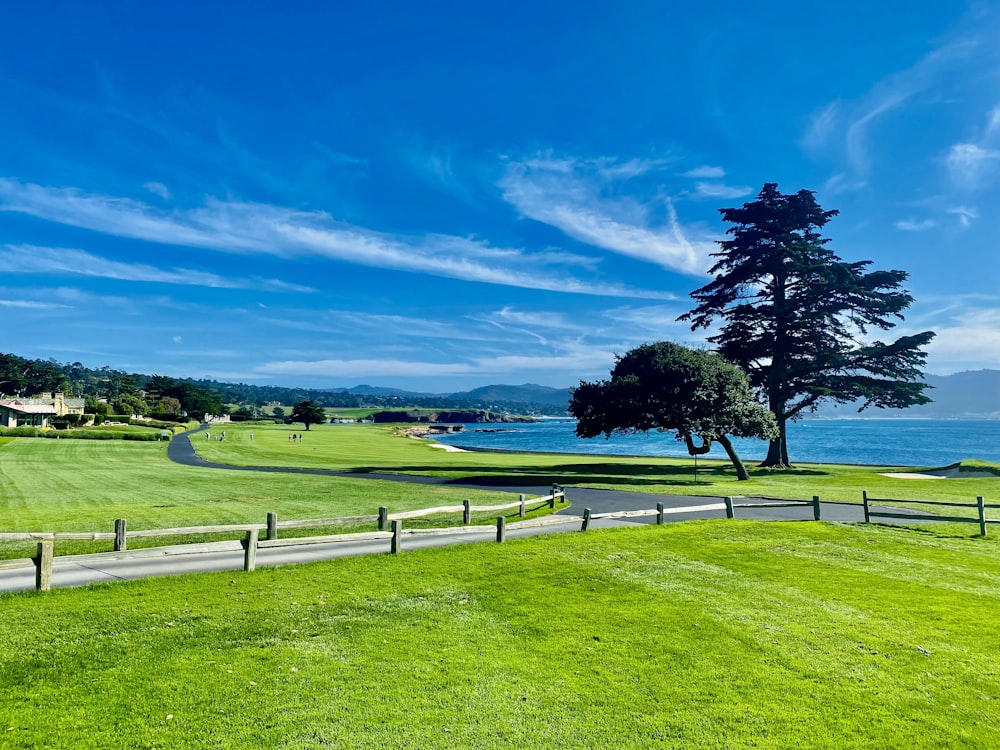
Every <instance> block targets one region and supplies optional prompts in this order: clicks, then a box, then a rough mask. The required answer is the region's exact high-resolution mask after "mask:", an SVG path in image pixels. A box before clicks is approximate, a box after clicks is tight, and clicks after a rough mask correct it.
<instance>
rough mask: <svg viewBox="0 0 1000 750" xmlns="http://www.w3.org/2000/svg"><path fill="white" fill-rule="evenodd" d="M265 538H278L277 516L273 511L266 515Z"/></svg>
mask: <svg viewBox="0 0 1000 750" xmlns="http://www.w3.org/2000/svg"><path fill="white" fill-rule="evenodd" d="M267 538H268V539H277V538H278V514H277V513H275V512H273V511H268V514H267Z"/></svg>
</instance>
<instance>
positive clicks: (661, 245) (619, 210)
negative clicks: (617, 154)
mask: <svg viewBox="0 0 1000 750" xmlns="http://www.w3.org/2000/svg"><path fill="white" fill-rule="evenodd" d="M626 164H627V165H628V169H625V170H624V173H626V174H628V175H630V176H636V175H638V174H640V173H641V168H642V167H643V165H644V163H642V162H626ZM622 171H623V170H621V169H618V170H616V169H615V168H614V165H613V164H609V163H608V162H607V160H591V161H583V160H576V159H555V158H536V159H530V160H526V161H520V162H511V163H509V164H508V167H507V171H506V173H505V174H504V176H503V177H502V178H501V180H500V183H499V185H500V188H501V189H502V190H503V197H504V200H506V201H507V202H508V203H510V204H511V205H512V206H514V207H515V208H516V209H517V210H518V212H519V213H520V214H521V215H522V216H525V217H527V218H530V219H534V220H535V221H539V222H542V223H544V224H549V225H550V226H553V227H556V228H557V229H559V230H560V231H561V232H563V233H564V234H566V235H568V236H569V237H572V238H573V239H575V240H577V241H579V242H583V243H585V244H588V245H591V246H594V247H599V248H602V249H605V250H610V251H611V252H614V253H618V254H621V255H625V256H628V257H630V258H634V259H636V260H641V261H645V262H648V263H655V264H657V265H659V266H661V267H663V268H665V269H668V270H671V271H680V272H682V273H687V274H700V273H704V271H705V269H706V268H707V267H708V263H707V259H708V254H709V253H710V252H712V251H713V250H714V247H713V245H712V244H711V243H710V242H691V241H689V240H688V239H687V237H686V236H685V234H684V230H683V228H682V227H681V225H680V222H679V221H678V220H677V213H676V211H675V210H674V206H673V203H672V202H671V201H670V199H669V198H664V199H662V200H661V201H659V205H658V206H657V208H659V209H660V210H662V211H663V212H664V213H665V218H664V219H662V220H659V221H655V220H654V219H653V217H652V216H651V213H652V212H651V207H650V206H649V205H644V204H641V203H639V202H637V201H636V200H634V199H632V198H629V197H618V196H615V195H613V192H612V190H611V188H612V186H613V183H614V179H613V178H614V177H615V176H616V175H617V174H619V173H621V172H622Z"/></svg>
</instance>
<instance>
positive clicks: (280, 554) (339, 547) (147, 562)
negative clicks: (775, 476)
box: [0, 426, 918, 592]
mask: <svg viewBox="0 0 1000 750" xmlns="http://www.w3.org/2000/svg"><path fill="white" fill-rule="evenodd" d="M204 429H205V427H204V426H202V427H199V428H198V429H196V430H192V431H191V432H186V433H182V434H180V435H177V436H176V437H174V438H173V440H171V441H170V444H169V446H168V447H167V456H168V457H169V458H170V460H171V461H175V462H177V463H179V464H184V465H185V466H194V467H197V468H204V469H225V470H227V471H258V472H260V471H263V472H274V473H288V474H318V475H322V476H349V477H357V478H361V479H381V480H386V481H393V482H410V483H416V484H450V485H455V486H461V487H469V488H474V489H484V490H492V491H500V492H511V493H524V494H526V495H529V496H541V495H546V494H548V492H549V490H550V489H551V485H524V486H519V487H510V486H504V487H496V486H493V485H485V484H482V483H476V482H462V481H460V480H454V479H448V478H444V477H426V476H414V475H407V474H390V473H378V474H375V473H356V472H350V471H335V470H332V469H303V468H293V467H288V468H282V467H275V466H231V465H229V464H220V463H214V462H212V461H206V460H205V459H203V458H201V457H199V456H198V454H197V453H196V452H195V450H194V446H193V445H192V443H191V439H190V436H191V435H193V434H197V433H198V432H201V431H202V430H204ZM568 495H569V499H570V501H571V502H572V503H573V506H572V507H570V508H564V509H561V510H559V511H557V514H559V515H561V516H564V517H565V518H566V523H565V524H554V525H550V526H545V527H541V528H527V529H519V530H515V529H509V530H508V532H507V536H508V538H512V539H513V538H518V537H525V536H536V535H539V534H553V533H559V532H564V531H573V530H578V529H579V528H580V516H582V515H583V510H584V508H590V509H591V510H592V512H594V513H613V512H619V511H627V510H642V509H645V508H650V507H652V506H653V505H655V504H656V503H657V502H662V503H663V504H664V506H665V507H667V508H671V507H675V508H676V507H682V506H686V505H692V504H696V503H698V502H699V499H697V498H692V497H688V496H682V495H653V494H650V493H644V492H627V491H623V490H596V489H588V488H584V487H573V486H571V485H570V486H569V492H568ZM706 499H707V500H711V499H717V498H706ZM895 510H899V509H895ZM738 517H739V518H745V519H752V520H803V521H805V520H811V519H812V508H811V507H809V506H803V507H801V508H742V509H739V510H738ZM822 517H823V519H824V520H826V521H839V522H845V523H853V522H859V521H862V520H863V516H862V510H861V508H860V506H858V505H849V504H839V503H822ZM697 518H719V512H718V511H708V512H699V513H684V514H677V515H668V516H666V520H668V521H681V520H689V519H697ZM883 522H891V521H890V520H889V519H885V520H883ZM904 522H905V521H898V523H904ZM913 522H918V521H917V520H916V519H914V521H912V522H909V523H913ZM634 523H655V519H654V518H653V517H650V516H647V517H644V518H631V519H627V520H626V519H595V520H594V521H592V522H591V528H595V529H598V528H611V527H615V526H625V525H628V524H634ZM494 538H495V532H492V531H491V532H475V533H468V532H464V533H463V532H460V531H456V533H454V534H450V535H442V536H429V537H407V538H406V540H405V542H404V546H405V548H406V549H419V548H422V547H432V546H445V545H451V544H459V543H462V542H470V541H490V540H492V539H494ZM388 551H389V545H388V543H387V542H386V540H376V541H360V542H356V541H352V542H333V543H329V544H312V545H305V546H298V547H279V548H269V549H260V550H259V551H258V553H257V565H258V566H263V565H288V564H293V563H301V562H311V561H316V560H330V559H334V558H339V557H351V556H356V555H366V554H384V553H386V552H388ZM242 567H243V552H242V551H241V550H240V549H238V547H234V548H232V549H228V550H222V551H213V552H199V553H191V552H190V551H189V550H188V549H185V548H184V547H160V548H157V549H154V550H135V551H133V552H129V553H119V554H117V555H116V556H115V559H109V558H108V556H107V555H105V556H101V555H76V556H61V557H56V559H55V561H54V564H53V574H52V585H53V586H55V587H66V586H82V585H85V584H88V583H101V582H108V581H116V580H129V579H138V578H149V577H152V576H165V575H178V574H182V573H196V572H210V571H222V570H240V569H242ZM34 585H35V572H34V568H33V567H28V568H19V569H13V570H0V592H8V591H27V590H31V589H33V588H34Z"/></svg>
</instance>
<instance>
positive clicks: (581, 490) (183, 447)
mask: <svg viewBox="0 0 1000 750" xmlns="http://www.w3.org/2000/svg"><path fill="white" fill-rule="evenodd" d="M206 428H207V427H206V425H201V426H200V427H198V428H197V429H194V430H191V431H190V432H184V433H181V434H180V435H177V436H175V437H174V438H173V439H172V440H171V441H170V444H169V445H168V446H167V457H168V458H169V459H170V460H171V461H174V462H176V463H179V464H184V465H185V466H195V467H200V468H206V469H226V470H228V471H264V472H278V473H287V474H318V475H321V476H335V477H336V476H339V477H352V478H357V479H381V480H384V481H390V482H409V483H411V484H438V485H444V484H447V485H452V486H456V487H468V488H469V489H478V490H491V491H494V492H510V493H514V494H517V493H524V494H525V495H529V496H531V495H535V496H541V495H547V494H548V493H549V491H550V490H551V485H520V486H512V485H503V486H497V485H493V484H483V483H481V482H474V481H468V482H467V481H463V480H461V479H451V478H448V477H428V476H419V475H413V474H392V473H389V472H385V473H376V472H364V473H362V472H352V471H340V470H335V469H303V468H296V467H287V468H284V467H278V466H232V465H230V464H220V463H215V462H213V461H206V460H205V459H203V458H201V457H200V456H199V455H198V454H197V453H196V452H195V449H194V445H193V444H192V443H191V436H192V435H195V434H198V433H199V432H202V431H204V430H205V429H206ZM565 486H566V487H569V488H571V491H569V492H568V493H567V494H568V497H569V500H570V501H571V502H572V503H573V505H572V506H571V507H570V508H565V509H563V510H560V511H557V512H558V513H560V514H564V515H570V516H575V517H581V516H583V511H584V508H590V509H591V511H592V512H594V513H617V512H620V511H626V510H642V509H644V508H650V507H652V506H654V505H656V503H658V502H662V503H663V504H664V506H665V507H667V508H678V507H682V506H685V505H693V504H697V503H698V502H699V500H698V499H697V498H692V497H691V496H689V495H659V494H655V495H654V494H652V493H649V492H628V491H627V490H598V489H590V488H586V487H575V486H573V485H565ZM707 497H708V500H707V501H710V500H713V499H715V500H721V497H720V496H707ZM821 505H822V506H823V507H822V517H823V519H824V520H828V521H837V522H841V523H853V522H858V521H862V520H864V515H863V512H862V510H861V506H860V505H856V504H842V503H821ZM718 515H719V514H718V513H717V512H712V511H710V512H706V513H690V514H683V515H674V516H669V518H670V520H671V521H681V520H685V519H693V518H718ZM739 517H740V518H746V519H751V520H786V521H799V520H803V521H804V520H811V519H812V509H811V508H810V507H803V508H801V509H800V508H773V509H769V508H744V509H741V511H740V513H739ZM628 522H629V523H653V522H654V521H653V519H651V518H638V519H630V520H629V521H628Z"/></svg>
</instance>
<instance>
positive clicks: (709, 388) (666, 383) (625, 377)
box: [569, 341, 777, 479]
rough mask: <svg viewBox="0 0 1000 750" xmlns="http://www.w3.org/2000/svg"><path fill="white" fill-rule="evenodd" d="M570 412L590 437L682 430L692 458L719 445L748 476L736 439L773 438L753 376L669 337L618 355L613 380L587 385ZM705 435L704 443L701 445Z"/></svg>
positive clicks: (577, 392) (740, 474)
mask: <svg viewBox="0 0 1000 750" xmlns="http://www.w3.org/2000/svg"><path fill="white" fill-rule="evenodd" d="M569 411H570V413H571V414H572V415H573V416H574V417H576V418H577V419H578V420H579V422H578V423H577V426H576V434H577V435H578V436H580V437H583V438H592V437H597V436H598V435H602V434H603V435H605V436H606V437H610V435H611V434H612V433H631V432H647V431H649V430H658V431H660V432H674V433H675V434H676V437H677V439H678V440H681V441H684V442H685V443H686V444H687V446H688V451H689V452H690V453H691V454H692V455H696V454H699V453H707V452H708V451H709V449H710V448H711V444H712V442H715V441H717V442H719V444H720V445H722V446H723V448H725V450H726V453H727V454H728V455H729V458H730V460H732V462H733V465H734V466H735V467H736V471H737V476H738V477H739V478H740V479H749V475H748V474H747V471H746V469H745V468H744V467H743V464H742V462H741V461H740V459H739V456H738V455H737V454H736V451H735V449H734V448H733V445H732V441H730V440H729V436H730V435H733V436H736V437H759V438H763V439H766V438H770V437H772V436H773V435H775V434H776V433H777V425H776V424H775V421H774V418H773V417H772V415H771V414H770V413H769V412H768V411H767V409H765V408H764V406H763V405H762V404H760V403H759V402H758V401H757V399H756V398H755V397H754V394H753V393H752V391H751V390H750V386H749V384H748V383H747V379H746V376H745V375H744V373H743V372H742V371H741V370H740V369H739V368H737V367H735V366H733V365H731V364H729V363H728V362H726V361H725V360H723V358H722V357H720V356H719V355H717V354H714V353H712V352H708V351H702V350H697V349H688V348H686V347H683V346H680V345H678V344H673V343H670V342H668V341H661V342H659V343H657V344H646V345H644V346H640V347H638V348H637V349H633V350H631V351H630V352H628V353H626V354H625V355H624V356H622V357H619V358H618V362H617V364H615V367H614V369H612V370H611V379H610V380H603V381H599V382H596V383H587V382H581V383H580V385H579V387H578V388H576V389H575V390H574V391H573V397H572V400H571V401H570V404H569ZM695 437H697V438H699V439H700V440H701V441H702V445H701V446H697V445H695V443H694V438H695Z"/></svg>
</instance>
